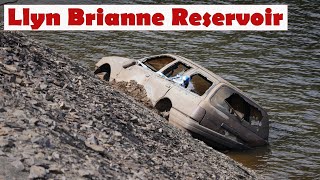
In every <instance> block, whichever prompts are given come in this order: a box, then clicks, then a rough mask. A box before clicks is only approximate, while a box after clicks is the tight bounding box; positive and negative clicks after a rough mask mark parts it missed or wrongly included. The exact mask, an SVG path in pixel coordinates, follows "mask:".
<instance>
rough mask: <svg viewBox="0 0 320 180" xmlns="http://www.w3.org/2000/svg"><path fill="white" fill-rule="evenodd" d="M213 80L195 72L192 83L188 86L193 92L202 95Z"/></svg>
mask: <svg viewBox="0 0 320 180" xmlns="http://www.w3.org/2000/svg"><path fill="white" fill-rule="evenodd" d="M212 84H213V83H212V82H211V81H209V80H208V79H207V78H206V77H204V76H202V75H201V74H194V75H192V76H191V79H190V83H189V85H188V87H187V89H189V90H190V91H191V92H194V93H196V94H198V95H199V96H202V95H203V94H204V93H205V92H206V91H207V90H208V89H209V88H210V87H211V86H212Z"/></svg>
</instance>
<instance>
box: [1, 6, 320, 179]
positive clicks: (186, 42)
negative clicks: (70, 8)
mask: <svg viewBox="0 0 320 180" xmlns="http://www.w3.org/2000/svg"><path fill="white" fill-rule="evenodd" d="M44 2H45V3H51V4H53V1H44V0H38V1H31V0H26V1H24V2H23V3H25V4H40V3H44ZM54 2H55V3H59V4H63V3H70V2H71V1H69V0H58V1H54ZM90 2H91V1H85V0H80V1H74V3H78V4H81V3H87V4H89V3H90ZM95 2H96V3H97V4H113V3H115V2H117V1H102V0H100V1H95ZM157 2H162V1H152V0H148V1H147V0H145V1H140V3H144V4H151V3H157ZM189 2H190V3H193V2H192V1H189ZM194 2H195V1H194ZM226 2H227V1H226ZM229 2H230V1H229ZM234 2H235V1H234ZM251 2H252V1H237V3H251ZM169 3H180V4H181V3H183V1H170V2H169ZM217 3H219V4H225V2H222V1H216V2H213V3H211V4H217ZM267 3H269V4H271V3H270V2H269V1H259V4H267ZM280 3H281V4H288V5H289V31H282V32H232V31H225V32H147V31H143V32H108V31H104V32H102V31H101V32H28V33H27V34H28V35H30V36H32V37H33V38H34V39H38V40H40V41H41V42H44V43H45V44H46V45H48V46H50V47H52V48H54V49H56V50H58V51H59V52H61V53H63V54H67V55H69V56H70V57H71V58H73V59H76V60H78V61H79V62H81V63H85V64H88V65H90V66H92V67H93V64H94V63H95V62H96V61H98V60H99V59H100V58H101V57H103V56H110V55H118V56H125V57H131V58H141V57H144V56H149V55H154V54H162V53H173V54H178V55H182V56H185V57H187V58H189V59H192V60H194V61H196V62H198V63H199V64H201V65H203V66H205V67H206V68H208V69H210V70H212V71H213V72H214V73H216V74H218V75H220V76H222V77H223V78H225V79H226V80H228V81H230V82H231V83H233V84H234V85H236V86H237V87H239V88H240V89H242V90H243V91H245V92H246V93H247V94H249V95H250V96H251V97H253V98H254V99H255V100H256V101H258V103H259V104H261V105H262V106H263V107H265V108H266V109H267V110H268V113H269V115H270V119H271V128H270V138H269V141H270V146H269V147H264V148H258V149H255V150H253V151H249V152H227V154H228V155H229V156H231V157H232V158H234V159H235V160H237V161H239V162H241V163H243V164H244V165H245V166H247V167H250V168H252V169H255V170H256V171H257V172H258V173H260V174H262V175H263V176H265V177H266V178H277V179H279V178H281V179H283V178H294V179H319V178H320V167H319V166H320V101H319V99H320V45H319V42H320V21H319V19H320V14H319V12H320V2H317V1H311V0H310V1H303V0H300V1H290V3H286V2H283V1H273V3H272V4H280ZM196 4H209V2H208V1H204V2H202V3H201V2H199V1H197V2H196ZM257 4H258V3H257ZM1 11H3V10H1ZM2 14H3V13H2V12H1V16H2ZM1 18H2V17H1Z"/></svg>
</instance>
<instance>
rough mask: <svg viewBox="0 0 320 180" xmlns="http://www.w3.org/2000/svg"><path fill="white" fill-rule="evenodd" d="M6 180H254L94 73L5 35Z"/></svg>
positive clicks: (0, 160)
mask: <svg viewBox="0 0 320 180" xmlns="http://www.w3.org/2000/svg"><path fill="white" fill-rule="evenodd" d="M0 39H1V42H0V166H1V168H0V179H28V178H29V179H81V178H83V179H256V178H257V175H256V174H255V173H254V172H253V171H252V170H249V169H247V168H245V167H243V166H242V165H240V164H238V163H237V162H235V161H233V160H231V159H230V158H228V157H227V156H226V155H224V154H222V153H219V152H217V151H215V150H213V149H212V148H210V147H208V146H207V145H205V144H204V143H203V142H201V141H198V140H195V139H193V138H192V137H191V136H190V135H189V134H188V133H185V132H183V131H181V130H179V129H177V128H175V127H172V126H171V125H169V124H168V123H167V122H166V120H165V119H164V118H162V117H161V116H159V115H158V114H156V113H155V112H153V111H151V110H149V109H148V108H145V107H144V105H142V104H141V103H139V102H137V101H135V100H134V99H133V98H131V97H128V96H127V95H125V94H124V93H122V92H119V91H117V90H115V89H114V88H113V87H112V86H110V85H109V84H107V83H106V82H102V81H100V80H99V79H98V78H97V77H95V76H94V75H93V72H92V71H91V70H90V69H89V68H87V67H83V66H81V65H79V64H78V63H77V62H74V61H72V60H70V59H68V58H66V57H64V56H63V55H60V54H58V53H56V52H55V51H54V50H52V49H50V48H48V47H45V46H43V45H41V44H40V43H38V42H36V41H34V40H31V39H29V38H28V37H26V36H25V35H23V34H20V33H16V32H4V31H1V32H0Z"/></svg>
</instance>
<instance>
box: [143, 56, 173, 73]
mask: <svg viewBox="0 0 320 180" xmlns="http://www.w3.org/2000/svg"><path fill="white" fill-rule="evenodd" d="M174 60H175V59H174V58H172V57H169V56H158V57H153V58H150V59H148V60H146V61H144V62H143V64H145V65H146V66H147V67H148V68H150V69H151V70H152V71H154V72H157V71H159V70H160V69H162V68H163V67H164V66H166V65H167V64H170V63H171V62H173V61H174Z"/></svg>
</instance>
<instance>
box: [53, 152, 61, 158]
mask: <svg viewBox="0 0 320 180" xmlns="http://www.w3.org/2000/svg"><path fill="white" fill-rule="evenodd" d="M52 157H53V159H60V155H59V154H58V153H57V152H53V153H52Z"/></svg>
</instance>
